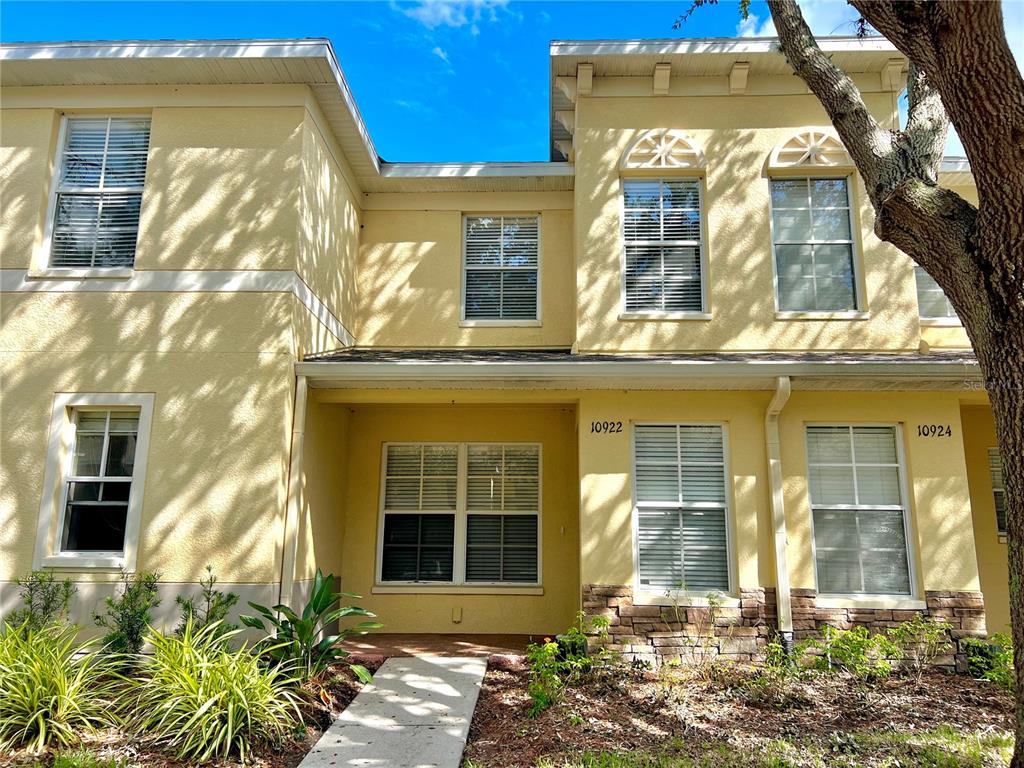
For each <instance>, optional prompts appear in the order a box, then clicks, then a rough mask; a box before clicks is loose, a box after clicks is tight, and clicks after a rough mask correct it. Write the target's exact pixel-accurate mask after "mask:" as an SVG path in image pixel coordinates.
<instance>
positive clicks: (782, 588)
mask: <svg viewBox="0 0 1024 768" xmlns="http://www.w3.org/2000/svg"><path fill="white" fill-rule="evenodd" d="M791 391H792V387H791V384H790V380H789V377H788V376H779V378H778V379H776V381H775V394H774V395H773V396H772V400H771V402H770V403H768V409H767V410H766V411H765V413H764V449H765V453H766V455H767V457H768V489H769V492H770V493H769V496H770V503H771V510H772V529H773V532H774V543H775V601H776V608H777V611H778V620H779V635H780V636H781V639H782V646H783V647H784V648H785V649H786V651H787V652H788V651H790V650H791V649H792V647H793V611H792V608H791V606H790V600H789V565H788V563H787V559H786V544H787V541H786V540H787V536H786V508H785V499H784V496H783V493H782V454H781V449H780V444H781V440H780V438H779V414H780V413H781V412H782V409H783V408H785V407H786V403H787V402H789V395H790V392H791Z"/></svg>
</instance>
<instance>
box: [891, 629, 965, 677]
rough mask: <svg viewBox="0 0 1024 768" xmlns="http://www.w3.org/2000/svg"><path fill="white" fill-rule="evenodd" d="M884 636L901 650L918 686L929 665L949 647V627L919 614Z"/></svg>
mask: <svg viewBox="0 0 1024 768" xmlns="http://www.w3.org/2000/svg"><path fill="white" fill-rule="evenodd" d="M886 634H887V635H888V636H889V639H890V640H892V641H893V642H894V643H895V644H896V645H897V646H898V647H899V648H900V649H901V650H902V653H903V660H904V662H905V663H907V664H908V665H909V667H910V670H911V671H912V672H913V674H914V677H915V679H916V681H917V683H918V684H920V682H921V676H922V675H923V674H924V671H925V670H926V669H927V668H928V667H929V666H930V665H931V663H932V662H933V661H935V659H936V658H937V657H938V656H940V655H941V654H943V653H945V652H946V651H948V650H949V649H950V647H951V644H950V641H949V625H948V624H947V623H946V622H944V621H931V620H930V619H927V618H925V616H924V614H921V613H917V614H914V618H913V619H911V620H910V621H905V622H903V623H902V624H900V625H899V626H897V627H892V628H890V629H889V630H888V631H887V632H886Z"/></svg>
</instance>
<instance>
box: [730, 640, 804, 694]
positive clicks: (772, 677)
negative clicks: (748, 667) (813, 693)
mask: <svg viewBox="0 0 1024 768" xmlns="http://www.w3.org/2000/svg"><path fill="white" fill-rule="evenodd" d="M802 675H803V671H802V670H801V669H800V667H799V666H797V664H796V662H795V660H794V657H793V656H792V655H791V654H789V653H787V652H786V649H785V648H784V647H783V646H782V644H781V643H779V642H778V641H773V642H771V643H768V645H767V646H765V657H764V663H763V664H762V665H761V667H760V670H759V672H758V673H757V674H756V675H755V676H754V677H752V678H750V679H748V680H746V681H745V682H744V683H743V685H742V689H743V692H744V694H745V696H746V699H747V700H748V701H749V702H750V703H751V704H754V705H756V706H762V707H769V708H772V709H786V708H788V707H791V706H796V705H802V704H806V703H808V702H809V698H808V696H807V693H806V691H805V690H804V688H803V686H801V685H800V681H801V677H802Z"/></svg>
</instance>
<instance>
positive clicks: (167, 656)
mask: <svg viewBox="0 0 1024 768" xmlns="http://www.w3.org/2000/svg"><path fill="white" fill-rule="evenodd" d="M239 632H241V630H234V631H232V632H227V633H225V632H222V631H221V630H220V627H219V625H218V624H216V623H213V624H208V625H207V626H205V627H201V628H199V627H195V626H193V625H192V622H191V621H187V622H186V623H185V627H184V629H183V630H182V633H181V635H180V636H178V635H171V636H166V637H165V636H164V635H162V634H160V633H159V632H157V631H156V630H155V629H150V630H149V632H148V635H147V639H148V641H149V642H150V644H151V645H152V647H153V653H152V655H147V656H144V657H141V658H140V660H139V666H138V678H139V682H138V686H137V689H136V693H135V699H134V701H133V705H134V710H135V717H134V719H133V721H132V725H133V727H134V728H135V729H136V730H138V731H139V732H140V733H142V734H148V735H149V737H150V738H152V739H153V740H154V741H155V742H157V743H159V744H162V745H164V746H165V747H167V748H169V749H171V750H174V751H175V752H176V753H177V755H178V757H179V758H181V759H183V760H189V761H193V760H194V761H196V762H199V761H204V760H208V759H211V758H214V757H221V758H224V757H228V756H229V755H238V756H239V757H240V758H241V759H242V761H243V762H244V761H245V760H246V758H247V757H248V756H249V755H250V754H251V752H252V749H253V746H254V745H256V744H264V743H272V744H279V743H281V742H282V741H283V740H284V739H285V738H286V737H287V735H288V734H289V733H290V732H291V731H292V730H293V729H294V727H295V725H296V723H297V722H298V721H299V719H300V718H301V714H300V712H299V709H298V705H297V699H296V694H295V693H294V692H293V690H292V689H293V687H294V686H295V685H296V683H297V682H298V678H297V677H295V676H294V675H293V670H292V669H291V667H290V665H289V664H287V663H284V662H277V663H275V664H272V665H270V666H269V667H268V666H266V665H264V664H263V663H261V661H260V659H259V657H258V656H257V655H256V654H253V653H252V652H251V650H250V649H249V648H248V647H247V646H246V645H244V644H243V645H242V647H241V648H240V649H239V650H231V649H230V648H228V647H227V644H226V643H225V642H224V641H225V639H228V638H230V637H231V636H233V635H235V634H238V633H239Z"/></svg>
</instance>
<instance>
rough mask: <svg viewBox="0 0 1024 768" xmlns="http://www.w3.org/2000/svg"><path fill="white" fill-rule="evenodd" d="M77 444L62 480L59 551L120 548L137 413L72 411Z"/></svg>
mask: <svg viewBox="0 0 1024 768" xmlns="http://www.w3.org/2000/svg"><path fill="white" fill-rule="evenodd" d="M74 418H75V444H74V452H73V454H72V458H71V468H70V473H69V474H68V476H67V477H66V478H65V481H64V499H65V506H64V518H63V524H62V526H61V533H60V551H61V552H104V553H118V552H122V551H123V550H124V541H125V526H126V524H127V520H128V501H129V497H130V496H131V492H132V474H133V471H134V468H135V453H136V443H137V440H138V433H139V414H138V412H137V411H136V412H130V411H91V410H76V411H75V414H74Z"/></svg>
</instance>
